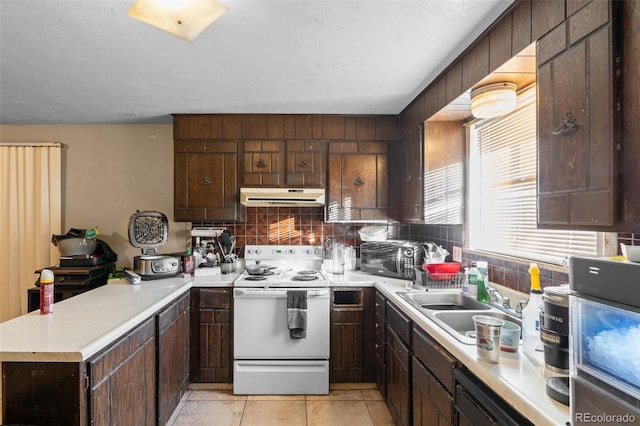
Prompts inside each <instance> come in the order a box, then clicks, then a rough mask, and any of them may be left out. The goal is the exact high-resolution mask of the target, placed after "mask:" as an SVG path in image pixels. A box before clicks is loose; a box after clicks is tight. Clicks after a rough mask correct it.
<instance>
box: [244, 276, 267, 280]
mask: <svg viewBox="0 0 640 426" xmlns="http://www.w3.org/2000/svg"><path fill="white" fill-rule="evenodd" d="M244 279H245V280H247V281H264V280H266V279H267V278H266V277H264V276H263V275H249V276H248V277H245V278H244Z"/></svg>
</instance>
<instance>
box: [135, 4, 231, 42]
mask: <svg viewBox="0 0 640 426" xmlns="http://www.w3.org/2000/svg"><path fill="white" fill-rule="evenodd" d="M228 9H229V8H228V7H227V6H225V5H224V4H222V3H220V2H218V1H216V0H138V1H137V2H136V3H135V4H134V5H133V6H131V8H130V9H129V10H128V11H127V15H128V16H130V17H132V18H134V19H137V20H139V21H142V22H144V23H146V24H149V25H152V26H154V27H156V28H159V29H161V30H163V31H166V32H168V33H170V34H173V35H174V36H176V37H179V38H181V39H183V40H186V41H189V42H193V41H194V40H195V39H196V38H198V36H199V35H200V34H202V32H203V31H204V30H205V29H207V27H209V25H211V24H213V23H214V22H215V21H216V20H217V19H218V18H220V16H222V15H223V14H224V13H225V12H226V11H227V10H228Z"/></svg>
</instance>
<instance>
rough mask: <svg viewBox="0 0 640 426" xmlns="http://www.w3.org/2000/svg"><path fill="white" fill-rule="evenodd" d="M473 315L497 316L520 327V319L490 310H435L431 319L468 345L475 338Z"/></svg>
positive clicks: (472, 342)
mask: <svg viewBox="0 0 640 426" xmlns="http://www.w3.org/2000/svg"><path fill="white" fill-rule="evenodd" d="M474 315H484V316H489V317H494V318H499V319H501V320H504V321H511V322H513V323H515V324H518V325H519V326H521V327H522V321H521V320H520V319H518V318H516V317H513V316H511V315H509V314H506V313H504V312H499V311H497V310H496V311H494V310H491V311H489V312H487V311H482V312H479V311H475V312H473V311H464V312H460V311H458V312H435V313H433V315H432V319H433V320H434V322H435V323H436V324H438V325H439V326H440V327H442V328H443V329H444V330H445V331H447V332H448V333H449V334H451V335H452V336H453V337H455V338H456V339H458V340H459V341H460V342H462V343H466V344H468V345H474V344H475V343H476V340H475V334H474V333H475V326H474V324H473V316H474Z"/></svg>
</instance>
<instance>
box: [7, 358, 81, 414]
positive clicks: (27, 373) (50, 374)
mask: <svg viewBox="0 0 640 426" xmlns="http://www.w3.org/2000/svg"><path fill="white" fill-rule="evenodd" d="M85 377H86V364H84V363H78V362H3V363H2V405H3V406H2V421H3V422H4V424H25V425H37V424H47V425H61V426H62V425H85V424H87V413H88V410H87V403H88V400H87V392H86V389H85Z"/></svg>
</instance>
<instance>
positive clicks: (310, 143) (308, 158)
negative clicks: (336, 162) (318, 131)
mask: <svg viewBox="0 0 640 426" xmlns="http://www.w3.org/2000/svg"><path fill="white" fill-rule="evenodd" d="M326 158H327V143H326V142H325V141H317V140H289V141H287V164H286V170H287V176H286V180H285V183H286V185H287V186H299V187H324V185H325V177H326V171H325V168H326V167H327V161H326Z"/></svg>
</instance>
